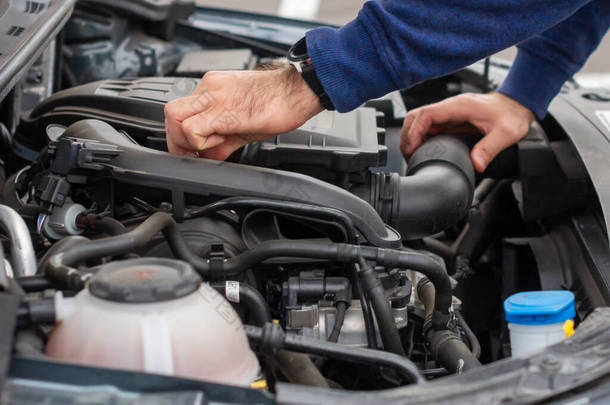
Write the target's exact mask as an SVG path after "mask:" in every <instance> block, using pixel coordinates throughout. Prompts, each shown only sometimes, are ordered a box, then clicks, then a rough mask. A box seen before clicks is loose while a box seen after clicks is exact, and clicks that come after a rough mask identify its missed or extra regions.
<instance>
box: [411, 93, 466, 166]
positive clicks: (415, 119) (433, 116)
mask: <svg viewBox="0 0 610 405" xmlns="http://www.w3.org/2000/svg"><path fill="white" fill-rule="evenodd" d="M474 101H475V100H473V99H472V97H471V96H470V95H462V96H457V97H451V98H448V99H446V100H443V101H441V102H438V103H435V104H430V105H427V106H424V107H420V108H417V109H415V110H413V111H411V112H409V114H407V117H406V118H405V122H404V124H403V128H402V132H401V149H402V152H403V154H404V155H405V156H407V157H408V156H411V155H412V154H413V152H415V150H416V149H417V148H418V147H419V146H420V145H421V144H422V143H423V142H424V141H425V140H426V137H427V135H428V134H434V133H438V132H440V130H441V129H442V128H443V126H445V125H447V124H463V123H471V124H474V121H476V119H477V109H476V108H473V105H472V104H473V103H474Z"/></svg>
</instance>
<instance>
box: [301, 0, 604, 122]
mask: <svg viewBox="0 0 610 405" xmlns="http://www.w3.org/2000/svg"><path fill="white" fill-rule="evenodd" d="M602 1H607V0H602ZM589 2H590V0H554V1H552V2H549V1H548V0H459V1H456V0H437V1H426V0H382V1H381V2H377V1H369V2H367V3H365V5H364V6H363V8H362V10H360V12H359V14H358V17H357V18H356V19H354V20H353V21H351V22H350V23H348V24H347V25H345V26H344V27H342V28H339V29H333V28H328V27H322V28H316V29H314V30H312V31H309V32H308V33H307V49H308V52H309V56H310V57H311V59H312V62H313V64H314V66H315V68H316V73H317V74H318V76H319V78H320V81H321V82H322V85H323V86H324V89H325V90H326V92H327V93H328V94H329V96H330V98H331V100H332V102H333V104H334V105H335V107H337V110H339V111H349V110H352V109H354V108H356V107H358V106H359V105H360V104H362V103H363V102H365V101H366V100H369V99H372V98H376V97H380V96H382V95H384V94H386V93H389V92H390V91H393V90H396V89H400V88H405V87H409V86H411V85H413V84H415V83H418V82H420V81H422V80H425V79H429V78H432V77H437V76H441V75H444V74H447V73H450V72H453V71H455V70H458V69H460V68H462V67H464V66H467V65H469V64H471V63H474V62H476V61H477V60H479V59H481V58H483V57H485V56H487V55H490V54H492V53H494V52H497V51H499V50H502V49H504V48H507V47H509V46H511V45H514V44H516V43H519V42H521V41H524V40H526V39H528V38H530V37H531V36H533V35H535V34H538V33H541V32H543V31H546V30H547V29H549V28H550V27H552V26H554V25H556V24H557V23H559V22H560V21H562V20H565V19H566V18H568V17H570V16H571V15H573V14H574V13H575V12H576V11H577V10H578V9H580V8H581V7H582V6H584V5H585V4H587V3H589Z"/></svg>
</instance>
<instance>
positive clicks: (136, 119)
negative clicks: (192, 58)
mask: <svg viewBox="0 0 610 405" xmlns="http://www.w3.org/2000/svg"><path fill="white" fill-rule="evenodd" d="M197 83H199V80H198V79H193V78H172V77H151V78H144V79H127V80H123V79H117V80H102V81H97V82H92V83H89V84H85V85H82V86H78V87H73V88H71V89H67V90H64V91H60V92H58V93H55V94H54V95H52V96H51V97H49V98H47V99H46V100H45V101H44V102H42V103H40V104H39V105H38V106H37V107H36V108H35V109H34V110H32V112H31V113H30V115H29V116H28V117H27V118H26V119H25V120H24V121H23V123H22V131H21V132H23V133H24V134H28V135H30V134H37V133H40V134H44V133H45V129H46V127H47V125H49V124H61V125H65V126H69V125H71V124H73V123H75V122H77V121H80V120H82V119H87V118H95V119H100V120H103V121H106V122H108V123H110V124H111V125H112V126H113V127H115V128H116V129H120V130H123V131H126V132H127V133H129V135H130V136H131V137H133V138H134V139H135V140H136V141H137V142H138V143H139V144H141V145H144V146H147V147H150V148H154V149H159V150H164V149H165V147H166V146H165V124H164V113H163V106H164V105H165V103H167V102H168V101H171V100H173V99H176V98H178V97H183V96H186V95H188V94H189V93H190V92H191V91H192V90H193V89H194V88H195V87H196V86H197ZM45 141H46V140H41V141H38V142H34V143H35V144H37V143H43V142H45ZM24 143H26V144H27V140H24Z"/></svg>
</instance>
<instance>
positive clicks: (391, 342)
mask: <svg viewBox="0 0 610 405" xmlns="http://www.w3.org/2000/svg"><path fill="white" fill-rule="evenodd" d="M360 261H361V263H360V268H361V269H362V270H361V272H360V276H361V277H362V284H364V288H365V290H366V294H367V295H368V297H369V298H370V300H371V304H372V306H373V310H374V311H375V318H376V319H377V326H378V327H379V334H380V335H381V341H382V342H383V348H384V349H385V350H387V351H390V352H392V353H396V354H398V355H400V356H405V350H404V348H403V347H402V342H401V340H400V335H399V334H398V329H397V328H396V322H395V321H394V315H393V314H392V308H391V307H390V303H389V302H388V300H387V298H386V296H385V290H384V288H383V286H382V285H381V281H380V280H379V278H378V277H377V274H376V273H375V271H374V270H373V269H372V267H371V266H369V265H367V264H366V263H365V262H364V259H361V260H360Z"/></svg>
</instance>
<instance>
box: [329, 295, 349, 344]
mask: <svg viewBox="0 0 610 405" xmlns="http://www.w3.org/2000/svg"><path fill="white" fill-rule="evenodd" d="M346 312H347V303H345V302H343V301H341V302H339V303H337V315H336V316H335V324H334V325H333V330H332V332H330V336H328V341H329V342H333V343H337V341H338V340H339V333H341V328H342V327H343V322H345V314H346Z"/></svg>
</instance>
